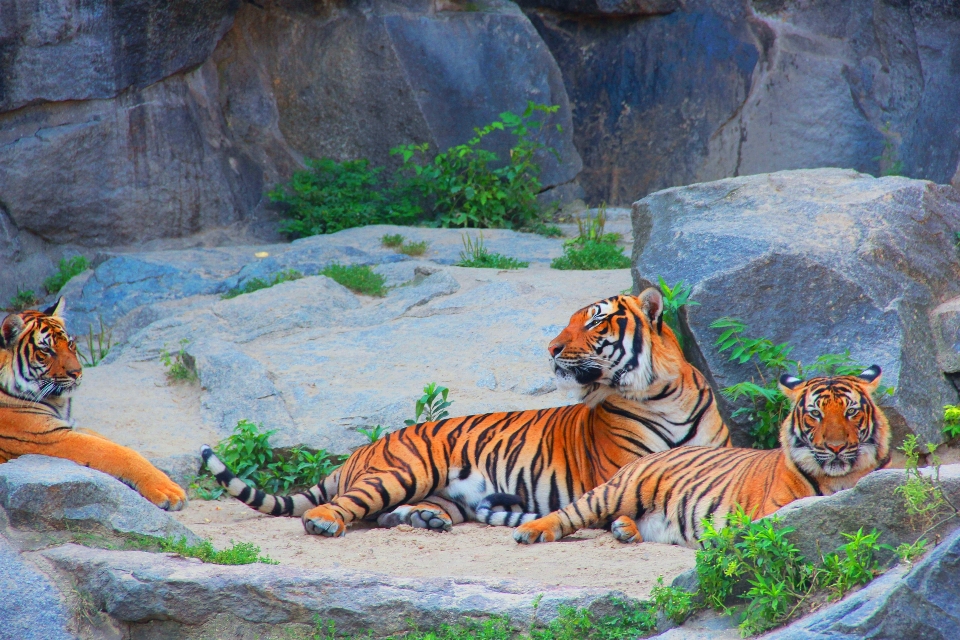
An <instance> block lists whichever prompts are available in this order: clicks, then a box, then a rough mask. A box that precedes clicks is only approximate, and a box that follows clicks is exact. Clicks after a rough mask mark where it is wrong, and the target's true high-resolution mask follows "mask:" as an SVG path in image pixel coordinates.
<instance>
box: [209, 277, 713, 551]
mask: <svg viewBox="0 0 960 640" xmlns="http://www.w3.org/2000/svg"><path fill="white" fill-rule="evenodd" d="M662 310H663V299H662V297H661V296H660V293H659V291H657V290H656V289H647V290H646V291H644V292H643V293H642V294H641V295H640V296H639V297H633V296H616V297H614V298H610V299H607V300H601V301H599V302H597V303H595V304H593V305H590V306H589V307H586V308H584V309H581V310H580V311H578V312H577V313H575V314H574V315H573V317H572V318H571V321H570V324H569V325H568V326H567V328H566V329H564V330H563V332H562V333H561V334H560V335H559V336H558V337H557V338H556V339H555V340H554V341H553V342H552V343H551V344H550V347H549V351H550V355H551V359H552V362H553V367H554V371H555V372H556V375H557V377H558V378H559V379H560V380H561V382H564V383H572V384H575V385H577V386H578V387H579V388H581V389H582V390H583V393H584V395H585V401H584V402H583V403H581V404H577V405H572V406H566V407H556V408H551V409H540V410H534V411H513V412H506V413H490V414H484V415H474V416H466V417H462V418H450V419H447V420H441V421H439V422H428V423H424V424H418V425H413V426H410V427H406V428H404V429H400V430H399V431H396V432H394V433H390V434H388V435H387V436H385V437H384V438H382V439H381V440H379V441H377V442H375V443H372V444H369V445H367V446H364V447H361V448H360V449H358V450H357V451H355V452H354V453H353V455H351V456H350V458H349V459H348V460H347V461H346V463H344V465H343V466H342V467H340V469H339V470H338V471H337V472H336V473H335V474H334V475H332V476H331V477H329V478H327V479H326V480H324V482H323V483H322V484H320V485H317V486H315V487H313V488H311V489H310V490H308V491H305V492H303V493H300V494H297V495H293V496H272V495H268V494H265V493H264V492H262V491H260V490H256V489H252V488H248V487H247V486H246V485H245V484H244V483H243V482H241V481H240V480H238V479H236V478H235V477H234V476H233V474H232V473H230V471H229V470H228V469H227V468H226V467H225V466H224V465H223V464H222V463H221V462H220V461H219V460H218V459H217V458H216V456H215V455H214V454H213V452H212V451H211V450H210V448H209V447H204V448H203V449H202V450H201V453H202V455H203V457H204V459H205V460H206V461H207V464H208V466H209V468H210V469H211V470H212V471H213V472H214V474H215V475H216V477H217V480H218V481H219V482H220V484H221V485H223V486H224V487H226V488H227V490H228V491H229V492H230V494H231V495H233V496H235V497H237V498H239V499H241V500H243V501H244V502H245V503H247V504H248V505H250V506H251V507H254V508H256V509H258V510H260V511H262V512H264V513H269V514H272V515H284V516H297V515H302V517H303V521H304V527H305V528H306V530H307V532H308V533H314V534H321V535H330V536H339V535H343V534H344V532H345V529H346V526H347V525H349V524H350V523H351V522H353V521H355V520H360V519H372V518H377V519H378V522H379V523H380V524H381V525H383V526H394V525H397V524H401V523H405V524H411V525H413V526H415V527H424V528H428V529H441V530H449V529H450V527H451V526H452V525H453V524H456V523H458V522H463V521H464V520H468V519H479V520H481V521H484V522H489V523H491V524H510V522H509V518H508V517H507V515H506V512H505V511H504V510H503V509H504V506H505V503H503V502H502V501H501V502H499V503H496V504H494V503H493V502H491V501H490V499H491V498H492V497H493V496H495V494H509V495H511V496H515V497H514V498H512V503H511V505H509V506H510V507H512V508H516V509H520V510H521V511H525V512H531V513H536V514H541V515H542V514H546V513H549V512H550V511H551V510H554V509H559V508H561V507H563V506H565V505H567V504H569V503H570V502H571V501H572V500H576V499H577V498H578V497H579V496H581V495H582V494H583V493H584V492H586V491H589V490H590V489H592V488H593V487H596V486H597V485H599V484H601V483H602V482H604V481H606V480H608V479H609V478H611V477H613V475H614V474H615V473H616V472H617V471H618V470H619V469H620V468H621V467H622V466H623V465H625V464H627V463H628V462H630V461H632V460H635V459H636V458H638V457H640V456H643V455H647V454H650V453H653V452H656V451H663V450H665V449H669V448H671V447H676V446H680V445H701V446H729V434H728V432H727V428H726V425H724V423H723V420H722V419H721V417H720V414H719V413H718V411H717V409H716V405H715V403H714V396H713V392H712V391H711V390H710V387H709V386H708V385H707V384H706V382H705V380H704V378H703V376H702V375H700V372H698V371H697V370H696V369H694V368H693V367H692V366H691V365H690V364H689V363H688V362H687V361H686V360H685V359H684V357H683V353H682V352H681V350H680V347H679V345H678V344H677V340H676V337H675V336H674V335H673V333H672V332H671V331H670V329H669V327H667V326H665V325H664V324H663V322H662V318H661V313H662ZM484 499H487V501H486V502H484Z"/></svg>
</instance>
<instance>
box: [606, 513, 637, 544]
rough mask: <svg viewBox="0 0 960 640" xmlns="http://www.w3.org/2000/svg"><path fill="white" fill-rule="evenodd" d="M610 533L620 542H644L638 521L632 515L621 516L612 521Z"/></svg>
mask: <svg viewBox="0 0 960 640" xmlns="http://www.w3.org/2000/svg"><path fill="white" fill-rule="evenodd" d="M610 533H612V534H613V537H614V538H616V539H617V540H619V541H620V542H643V536H641V535H640V529H638V528H637V523H636V521H634V519H633V518H631V517H630V516H620V517H619V518H617V519H616V520H614V521H613V522H611V523H610Z"/></svg>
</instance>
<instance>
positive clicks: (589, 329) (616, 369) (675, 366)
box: [548, 287, 689, 406]
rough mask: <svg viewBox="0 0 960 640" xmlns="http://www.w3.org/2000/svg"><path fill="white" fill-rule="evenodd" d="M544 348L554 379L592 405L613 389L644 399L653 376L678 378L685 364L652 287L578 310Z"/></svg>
mask: <svg viewBox="0 0 960 640" xmlns="http://www.w3.org/2000/svg"><path fill="white" fill-rule="evenodd" d="M548 350H549V352H550V359H551V364H552V366H553V371H554V374H555V375H556V376H557V380H558V382H559V383H560V384H561V385H564V386H575V387H578V388H579V389H580V390H581V391H582V393H583V396H584V401H585V402H587V404H590V405H591V406H595V405H596V404H597V403H599V402H600V401H601V400H603V398H604V397H606V396H607V395H609V394H610V393H613V392H617V393H621V394H623V395H625V396H627V397H630V398H631V399H636V400H642V399H643V398H644V397H645V393H646V392H647V391H648V389H650V387H651V385H652V384H653V382H654V381H655V380H660V381H668V380H671V379H673V378H676V377H677V376H678V375H680V373H681V368H682V367H683V366H685V365H686V366H689V365H687V362H686V359H685V358H684V356H683V352H682V351H681V349H680V345H679V343H678V342H677V338H676V336H674V334H673V331H672V330H671V329H670V327H668V326H667V325H666V324H664V322H663V296H661V295H660V291H658V290H657V289H655V288H653V287H651V288H649V289H646V290H644V291H643V292H642V293H641V294H640V295H639V296H628V295H619V296H613V297H612V298H607V299H606V300H600V301H599V302H595V303H593V304H591V305H590V306H588V307H584V308H583V309H580V310H579V311H577V312H576V313H574V314H573V316H572V317H571V318H570V324H568V325H567V328H566V329H564V330H563V331H561V332H560V335H558V336H557V337H556V338H554V340H553V342H551V343H550V346H549V347H548Z"/></svg>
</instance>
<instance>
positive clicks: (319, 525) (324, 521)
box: [303, 504, 347, 538]
mask: <svg viewBox="0 0 960 640" xmlns="http://www.w3.org/2000/svg"><path fill="white" fill-rule="evenodd" d="M303 528H304V529H305V530H306V532H307V533H309V534H310V535H314V536H326V537H328V538H339V537H341V536H344V535H346V533H347V525H346V524H345V523H344V521H343V516H341V515H340V514H339V513H337V512H336V511H334V510H333V509H331V508H330V507H328V506H327V505H325V504H322V505H320V506H319V507H314V508H313V509H310V510H309V511H307V512H306V513H304V514H303Z"/></svg>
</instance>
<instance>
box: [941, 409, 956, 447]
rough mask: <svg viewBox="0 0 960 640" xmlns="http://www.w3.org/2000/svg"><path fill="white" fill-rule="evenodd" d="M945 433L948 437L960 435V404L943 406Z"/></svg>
mask: <svg viewBox="0 0 960 640" xmlns="http://www.w3.org/2000/svg"><path fill="white" fill-rule="evenodd" d="M943 435H945V436H946V437H947V438H948V439H952V438H956V437H960V406H957V405H955V404H946V405H944V406H943Z"/></svg>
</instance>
